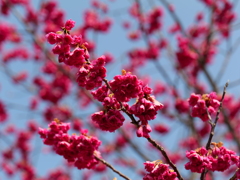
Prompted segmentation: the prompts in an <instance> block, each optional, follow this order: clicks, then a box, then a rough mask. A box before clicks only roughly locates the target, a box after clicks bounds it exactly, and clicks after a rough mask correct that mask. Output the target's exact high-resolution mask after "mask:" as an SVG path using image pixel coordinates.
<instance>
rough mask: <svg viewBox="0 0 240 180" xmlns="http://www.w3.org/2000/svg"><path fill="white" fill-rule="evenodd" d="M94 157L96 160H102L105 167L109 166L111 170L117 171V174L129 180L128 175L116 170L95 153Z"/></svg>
mask: <svg viewBox="0 0 240 180" xmlns="http://www.w3.org/2000/svg"><path fill="white" fill-rule="evenodd" d="M94 157H95V159H97V160H98V161H100V162H102V163H103V164H105V165H106V166H107V167H109V168H110V169H111V170H112V171H114V172H115V173H117V174H118V175H119V176H121V177H123V178H124V179H127V180H131V179H130V178H129V177H127V176H126V175H124V174H122V173H121V172H120V171H118V170H116V169H115V168H114V167H113V166H112V165H111V164H109V163H108V162H106V161H105V160H104V159H101V158H99V157H97V156H96V155H95V156H94Z"/></svg>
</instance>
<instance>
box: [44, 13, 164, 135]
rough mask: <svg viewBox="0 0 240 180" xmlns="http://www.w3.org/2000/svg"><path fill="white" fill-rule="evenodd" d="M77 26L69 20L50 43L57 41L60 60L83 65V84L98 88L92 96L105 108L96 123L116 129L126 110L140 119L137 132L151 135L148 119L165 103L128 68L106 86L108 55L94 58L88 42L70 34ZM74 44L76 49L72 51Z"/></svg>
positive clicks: (50, 37)
mask: <svg viewBox="0 0 240 180" xmlns="http://www.w3.org/2000/svg"><path fill="white" fill-rule="evenodd" d="M160 15H161V11H159V10H156V11H154V13H153V14H152V15H151V16H153V17H155V16H156V17H158V16H160ZM153 17H152V18H153ZM153 24H154V22H153ZM74 25H75V22H74V21H72V20H68V21H67V22H66V23H65V25H64V27H63V28H62V29H63V31H61V33H53V32H51V33H49V34H47V40H48V42H49V43H50V44H55V46H54V48H53V49H52V51H53V53H55V54H58V55H59V58H58V59H59V62H64V63H65V64H66V65H68V66H75V67H77V68H79V70H78V73H77V82H78V84H79V86H81V87H85V88H86V89H87V90H92V89H94V88H98V89H96V90H94V91H92V95H93V97H94V98H95V99H97V100H98V101H100V102H102V104H103V106H104V110H103V111H100V112H96V113H94V114H93V115H92V120H93V122H95V123H96V124H97V125H98V126H99V128H100V129H102V130H104V131H110V132H113V131H115V130H116V129H118V128H119V127H121V126H122V125H123V122H124V120H125V118H124V117H123V115H122V114H121V112H120V111H125V112H126V113H129V114H132V115H135V116H136V117H138V118H139V120H140V122H141V124H138V130H137V135H138V136H139V137H146V138H148V137H149V133H150V132H151V131H152V130H151V127H150V126H149V124H148V121H149V120H153V119H155V118H156V115H157V112H158V111H159V110H160V109H162V108H163V105H162V104H161V103H159V102H158V101H157V100H155V98H154V96H151V93H152V89H151V88H149V87H148V86H147V85H144V83H143V82H142V81H141V80H139V79H138V78H137V76H135V75H132V74H131V73H130V72H126V71H125V70H123V71H122V75H116V76H115V77H114V78H113V80H111V81H109V82H107V85H106V82H105V85H102V82H103V81H105V79H104V78H105V77H106V68H105V67H104V66H105V63H106V57H105V56H101V57H99V58H97V59H96V60H93V61H90V60H89V54H88V51H87V43H83V39H82V37H81V36H71V35H70V30H71V29H72V28H73V27H74ZM71 47H73V48H75V49H74V50H72V51H71ZM101 85H102V86H101ZM100 86H101V87H100ZM133 98H137V101H136V103H135V104H134V105H132V106H129V105H128V102H129V101H130V100H131V99H133Z"/></svg>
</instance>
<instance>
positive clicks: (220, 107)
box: [200, 82, 228, 180]
mask: <svg viewBox="0 0 240 180" xmlns="http://www.w3.org/2000/svg"><path fill="white" fill-rule="evenodd" d="M227 87H228V82H227V83H226V84H225V86H224V89H223V94H222V98H221V100H220V105H219V107H218V111H217V114H216V118H215V121H214V122H213V123H211V132H210V134H209V138H208V142H207V144H206V149H207V150H208V149H210V146H211V142H212V138H213V136H214V130H215V127H216V125H217V122H218V119H219V115H220V112H221V110H222V103H223V99H224V97H225V94H226V89H227ZM206 173H207V170H206V169H204V171H203V172H202V173H201V178H200V179H201V180H204V179H205V176H206Z"/></svg>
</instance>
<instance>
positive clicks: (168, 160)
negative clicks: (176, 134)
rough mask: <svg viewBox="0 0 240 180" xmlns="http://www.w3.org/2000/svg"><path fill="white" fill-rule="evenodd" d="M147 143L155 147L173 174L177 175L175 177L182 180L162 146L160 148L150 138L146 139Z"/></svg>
mask: <svg viewBox="0 0 240 180" xmlns="http://www.w3.org/2000/svg"><path fill="white" fill-rule="evenodd" d="M147 140H148V142H150V143H151V144H152V145H153V146H154V147H156V148H157V149H158V150H159V151H160V152H161V153H162V155H163V156H164V158H165V160H166V162H167V163H168V164H169V165H170V166H171V167H172V168H173V170H174V172H176V173H177V177H178V179H179V180H183V178H182V176H181V174H180V172H179V171H178V169H177V167H176V166H175V164H173V162H172V161H171V160H170V159H169V157H168V155H167V153H166V151H165V150H164V149H163V147H162V146H160V145H159V144H157V142H156V141H154V140H153V139H152V138H151V137H149V138H147Z"/></svg>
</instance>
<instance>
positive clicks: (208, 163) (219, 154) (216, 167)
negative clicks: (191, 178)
mask: <svg viewBox="0 0 240 180" xmlns="http://www.w3.org/2000/svg"><path fill="white" fill-rule="evenodd" d="M212 145H213V147H212V148H210V149H209V150H207V149H206V148H204V147H201V148H198V149H196V150H191V151H188V152H186V157H187V158H188V159H189V162H188V163H186V164H185V168H186V169H187V170H191V171H192V172H197V173H202V172H203V170H204V169H205V168H206V169H207V170H209V171H221V172H223V171H225V170H227V169H228V168H229V167H230V166H231V165H238V164H239V156H237V155H236V153H235V152H234V151H231V150H229V149H227V148H225V147H224V146H223V143H221V142H219V143H212Z"/></svg>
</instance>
